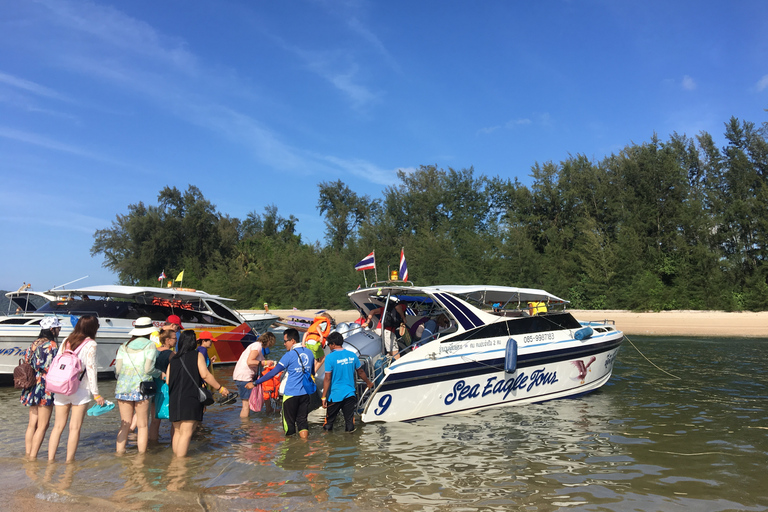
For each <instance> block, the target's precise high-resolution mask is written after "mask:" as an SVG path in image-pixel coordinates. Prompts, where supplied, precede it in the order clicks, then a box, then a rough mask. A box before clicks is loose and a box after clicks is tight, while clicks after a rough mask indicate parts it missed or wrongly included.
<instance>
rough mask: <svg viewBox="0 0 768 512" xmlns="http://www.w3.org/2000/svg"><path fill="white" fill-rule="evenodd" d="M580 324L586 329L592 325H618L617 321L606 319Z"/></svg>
mask: <svg viewBox="0 0 768 512" xmlns="http://www.w3.org/2000/svg"><path fill="white" fill-rule="evenodd" d="M579 323H580V324H581V325H583V326H585V327H586V326H591V325H616V320H610V319H607V318H606V319H605V320H586V321H581V322H579Z"/></svg>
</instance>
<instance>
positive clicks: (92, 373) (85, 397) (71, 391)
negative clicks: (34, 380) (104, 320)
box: [46, 315, 104, 462]
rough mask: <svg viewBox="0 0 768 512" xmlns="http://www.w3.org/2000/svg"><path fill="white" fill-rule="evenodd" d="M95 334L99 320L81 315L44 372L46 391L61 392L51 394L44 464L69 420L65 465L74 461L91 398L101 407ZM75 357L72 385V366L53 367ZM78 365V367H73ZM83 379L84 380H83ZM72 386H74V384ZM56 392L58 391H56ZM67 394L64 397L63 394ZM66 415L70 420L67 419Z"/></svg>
mask: <svg viewBox="0 0 768 512" xmlns="http://www.w3.org/2000/svg"><path fill="white" fill-rule="evenodd" d="M98 330H99V319H98V318H96V317H95V316H93V315H83V316H81V317H80V319H79V320H78V321H77V324H76V325H75V329H74V330H73V331H72V334H70V335H69V336H68V337H67V340H66V341H65V342H64V343H63V344H62V345H61V347H60V348H59V352H60V354H57V355H56V358H54V361H53V363H52V364H51V368H50V369H49V370H48V376H47V377H48V379H47V380H48V382H47V384H46V386H47V388H49V387H51V386H52V385H53V386H63V387H65V388H66V389H65V391H64V392H61V391H58V390H55V391H54V396H53V404H54V406H55V408H54V413H55V418H54V423H53V430H52V431H51V437H50V439H49V440H48V460H49V461H53V460H55V459H56V449H57V448H58V447H59V440H60V439H61V433H62V432H64V427H66V426H67V420H69V439H68V440H67V462H70V461H73V460H75V452H77V445H78V443H79V442H80V428H81V427H82V426H83V418H84V417H85V413H86V410H87V408H88V402H90V401H91V394H93V397H94V398H95V399H96V402H97V403H98V404H99V405H100V406H101V405H104V399H103V398H102V397H101V395H99V387H98V384H97V376H98V374H97V371H96V341H95V340H94V338H95V337H96V332H97V331H98ZM73 354H74V355H75V356H77V357H76V358H77V361H75V364H76V368H77V369H78V370H79V371H78V373H77V374H76V376H75V380H74V381H73V379H72V378H70V377H71V376H70V375H69V374H67V373H66V372H70V371H71V370H72V368H73V366H74V365H72V364H69V362H67V364H64V363H62V364H57V358H61V359H62V360H67V361H68V360H69V359H72V355H73ZM78 362H79V364H77V363H78ZM83 377H85V378H83ZM75 382H76V383H75ZM57 389H60V388H58V387H57ZM67 393H68V394H67ZM70 412H71V413H72V417H71V418H70Z"/></svg>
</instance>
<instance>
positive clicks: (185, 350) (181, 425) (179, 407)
mask: <svg viewBox="0 0 768 512" xmlns="http://www.w3.org/2000/svg"><path fill="white" fill-rule="evenodd" d="M178 347H179V348H178V352H177V353H176V354H174V355H173V356H172V357H171V359H170V362H169V365H168V373H167V374H166V382H167V383H168V390H169V395H170V396H169V419H170V420H171V422H172V423H173V429H174V434H173V439H172V441H171V446H172V447H173V453H174V454H175V455H176V456H177V457H185V456H186V455H187V451H188V450H189V443H190V441H191V439H192V434H193V433H194V431H195V428H196V427H197V424H198V423H199V422H201V421H202V420H203V406H204V404H205V403H208V402H209V403H208V405H210V404H212V403H213V395H212V394H211V392H210V391H209V390H203V388H202V387H201V384H202V383H203V382H206V383H208V384H209V385H210V386H211V387H212V388H213V389H217V390H218V392H219V393H221V394H222V395H225V396H226V395H229V391H228V390H227V389H226V388H225V387H224V386H221V385H219V383H218V382H216V379H215V378H214V377H213V375H211V373H210V372H209V371H208V368H207V367H206V366H205V358H204V357H203V354H201V353H200V352H198V351H197V339H196V337H195V331H192V330H186V331H184V332H182V333H181V336H179V343H178ZM208 394H210V396H208Z"/></svg>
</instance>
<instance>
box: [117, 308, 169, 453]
mask: <svg viewBox="0 0 768 512" xmlns="http://www.w3.org/2000/svg"><path fill="white" fill-rule="evenodd" d="M155 331H157V328H156V327H155V325H154V324H153V322H152V319H151V318H149V317H147V316H144V317H141V318H139V319H137V320H136V323H134V325H133V330H132V331H131V332H130V336H131V339H130V340H128V341H127V342H125V343H123V344H122V345H120V348H119V349H117V357H116V358H115V375H117V384H116V385H115V398H117V406H118V407H119V409H120V430H119V431H118V433H117V448H116V449H117V453H119V454H122V453H125V445H126V442H127V441H128V433H129V432H130V430H131V420H132V419H133V415H134V413H135V414H136V417H137V426H136V427H137V430H136V445H137V446H138V448H139V453H144V452H145V451H147V444H148V442H149V424H148V421H149V401H150V399H151V398H152V397H151V396H147V395H144V394H143V393H142V392H141V391H140V387H141V383H142V382H145V381H151V380H152V379H153V377H159V376H160V371H159V370H157V369H155V359H157V348H156V347H155V344H154V342H152V341H151V340H150V335H151V334H152V333H153V332H155Z"/></svg>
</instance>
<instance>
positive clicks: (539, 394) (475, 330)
mask: <svg viewBox="0 0 768 512" xmlns="http://www.w3.org/2000/svg"><path fill="white" fill-rule="evenodd" d="M349 298H350V300H351V301H352V303H353V304H354V305H355V307H356V308H357V309H358V310H359V311H360V312H361V313H362V314H366V315H367V314H368V313H369V312H371V311H372V310H375V309H377V308H379V307H382V306H383V307H385V308H387V309H389V308H392V307H394V306H395V304H396V302H400V303H405V305H406V307H407V314H406V318H405V320H406V325H407V326H408V327H409V329H410V330H411V331H412V338H414V337H415V335H416V333H417V330H418V329H414V327H416V326H417V325H418V324H420V323H424V321H425V318H433V319H434V318H437V317H438V316H439V315H445V316H446V317H447V318H448V319H449V320H450V326H448V325H447V324H446V322H445V321H443V326H444V329H443V330H442V331H438V332H437V333H436V335H435V336H433V337H432V338H431V339H426V340H424V341H422V342H420V343H417V345H418V346H417V347H416V348H414V345H411V346H408V347H405V348H404V349H403V350H401V351H400V354H399V356H400V357H399V358H397V359H392V358H391V357H389V356H388V355H386V354H385V353H384V347H383V343H382V336H381V334H382V333H381V330H380V329H375V328H374V329H369V328H363V327H361V326H359V325H353V324H341V325H339V326H337V331H338V332H340V333H342V335H345V344H344V346H345V348H348V349H350V350H352V351H354V352H355V353H357V354H358V356H359V357H360V359H361V361H362V362H363V364H364V368H365V369H366V371H367V372H368V375H369V376H372V378H373V379H374V380H375V382H376V386H375V387H374V388H373V389H372V390H371V391H365V389H364V386H362V383H358V384H359V385H360V388H359V396H360V402H359V403H360V412H361V417H362V420H363V421H364V422H388V421H407V420H415V419H419V418H424V417H428V416H435V415H442V414H452V413H464V412H469V411H475V410H479V409H487V408H493V407H504V406H509V405H521V404H528V403H535V402H543V401H547V400H553V399H557V398H566V397H572V396H575V395H579V394H583V393H587V392H590V391H593V390H595V389H597V388H599V387H600V386H602V385H603V384H605V383H606V382H607V381H608V379H609V378H610V376H611V371H612V370H613V364H614V361H615V358H616V354H617V353H618V351H619V347H620V346H621V343H622V340H623V338H624V335H623V333H622V332H621V331H618V330H616V328H615V327H614V326H613V325H610V323H609V322H605V323H600V324H595V323H591V324H588V323H580V322H579V321H577V320H576V319H575V318H574V317H573V316H572V315H571V314H570V313H569V312H567V311H565V306H566V304H567V301H565V300H563V299H560V298H558V297H555V296H554V295H551V294H549V293H547V292H545V291H543V290H535V289H526V288H513V287H504V286H428V287H415V286H401V285H384V286H380V287H373V288H367V289H362V290H356V291H354V292H351V293H349ZM383 314H386V309H385V312H384V313H383ZM415 345H416V343H415Z"/></svg>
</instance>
